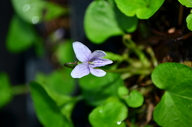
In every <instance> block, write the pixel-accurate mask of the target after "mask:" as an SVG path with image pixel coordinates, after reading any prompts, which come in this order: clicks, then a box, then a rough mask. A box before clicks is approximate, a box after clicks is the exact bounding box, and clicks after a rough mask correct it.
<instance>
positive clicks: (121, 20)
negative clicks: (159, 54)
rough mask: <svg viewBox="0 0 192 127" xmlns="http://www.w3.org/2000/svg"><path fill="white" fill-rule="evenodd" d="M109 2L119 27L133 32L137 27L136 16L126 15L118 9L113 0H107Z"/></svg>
mask: <svg viewBox="0 0 192 127" xmlns="http://www.w3.org/2000/svg"><path fill="white" fill-rule="evenodd" d="M109 3H110V5H111V6H112V8H113V11H114V13H115V17H116V20H117V23H118V25H119V27H120V28H121V29H122V30H124V31H126V32H128V33H131V32H134V31H135V30H136V28H137V24H138V18H137V17H136V16H133V17H130V16H126V15H125V14H124V13H122V12H121V11H120V10H119V8H118V7H117V6H116V3H115V1H114V0H109Z"/></svg>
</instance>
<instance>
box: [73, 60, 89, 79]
mask: <svg viewBox="0 0 192 127" xmlns="http://www.w3.org/2000/svg"><path fill="white" fill-rule="evenodd" d="M89 73H90V71H89V67H88V63H82V64H78V65H77V66H75V68H74V69H73V71H72V72H71V76H72V77H73V78H81V77H83V76H86V75H88V74H89Z"/></svg>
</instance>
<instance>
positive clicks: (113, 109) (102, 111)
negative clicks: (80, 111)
mask: <svg viewBox="0 0 192 127" xmlns="http://www.w3.org/2000/svg"><path fill="white" fill-rule="evenodd" d="M127 114H128V109H127V107H126V106H125V105H124V104H122V103H121V102H119V101H118V100H116V99H109V100H108V101H107V102H105V103H104V104H103V105H101V106H98V107H96V108H95V109H94V110H93V111H92V112H91V113H90V114H89V121H90V123H91V125H92V126H94V127H101V126H102V127H126V125H125V123H124V122H122V121H123V120H124V119H125V118H126V117H127Z"/></svg>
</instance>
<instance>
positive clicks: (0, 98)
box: [0, 73, 13, 108]
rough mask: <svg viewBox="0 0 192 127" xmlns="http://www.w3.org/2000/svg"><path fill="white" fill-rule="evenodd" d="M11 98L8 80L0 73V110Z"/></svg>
mask: <svg viewBox="0 0 192 127" xmlns="http://www.w3.org/2000/svg"><path fill="white" fill-rule="evenodd" d="M12 98H13V95H12V90H11V85H10V82H9V78H8V76H7V75H6V74H5V73H0V108H1V107H3V106H5V105H6V104H7V103H9V102H10V101H11V99H12Z"/></svg>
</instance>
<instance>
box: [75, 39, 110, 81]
mask: <svg viewBox="0 0 192 127" xmlns="http://www.w3.org/2000/svg"><path fill="white" fill-rule="evenodd" d="M73 50H74V52H75V55H76V57H77V59H78V60H79V61H80V62H82V63H80V64H78V65H76V66H75V68H74V69H73V71H72V72H71V76H72V77H73V78H81V77H83V76H86V75H88V74H89V73H91V74H93V75H95V76H97V77H102V76H105V74H106V72H105V71H103V70H101V69H95V67H101V66H105V65H107V64H111V63H113V61H111V60H108V59H103V58H102V57H104V56H106V55H107V54H106V53H105V52H104V51H101V50H96V51H94V52H93V53H91V51H90V50H89V48H88V47H87V46H85V45H84V44H82V43H81V42H74V43H73Z"/></svg>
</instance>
